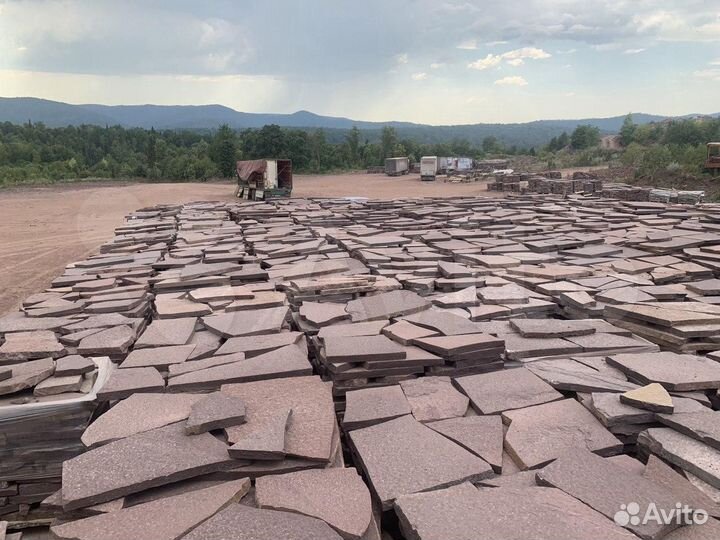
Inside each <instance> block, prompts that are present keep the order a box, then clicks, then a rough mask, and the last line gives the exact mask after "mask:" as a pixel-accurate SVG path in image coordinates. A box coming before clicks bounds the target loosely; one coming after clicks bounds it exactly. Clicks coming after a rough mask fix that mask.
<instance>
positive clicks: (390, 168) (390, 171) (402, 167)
mask: <svg viewBox="0 0 720 540" xmlns="http://www.w3.org/2000/svg"><path fill="white" fill-rule="evenodd" d="M409 172H410V159H409V158H406V157H392V158H387V159H386V160H385V174H387V175H388V176H400V175H401V174H407V173H409Z"/></svg>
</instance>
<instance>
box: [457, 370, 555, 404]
mask: <svg viewBox="0 0 720 540" xmlns="http://www.w3.org/2000/svg"><path fill="white" fill-rule="evenodd" d="M455 384H456V385H457V386H458V387H459V388H460V390H462V392H463V393H465V395H467V396H468V397H469V398H470V402H471V403H472V406H473V408H474V409H475V410H476V411H478V412H479V413H480V414H496V413H500V412H503V411H507V410H510V409H520V408H523V407H529V406H531V405H538V404H540V403H547V402H549V401H556V400H559V399H562V398H563V395H562V394H561V393H560V392H558V391H556V390H555V389H554V388H553V387H552V386H550V385H549V384H548V383H546V382H545V381H543V380H542V379H541V378H540V377H538V376H537V375H534V374H533V373H532V372H530V371H529V370H527V369H525V368H517V369H511V370H504V371H496V372H494V373H481V374H478V375H469V376H467V377H458V378H456V379H455Z"/></svg>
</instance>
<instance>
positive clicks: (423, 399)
mask: <svg viewBox="0 0 720 540" xmlns="http://www.w3.org/2000/svg"><path fill="white" fill-rule="evenodd" d="M400 387H401V388H402V391H403V393H404V394H405V398H406V399H407V401H408V403H409V404H410V410H411V412H412V415H413V417H414V418H415V420H417V421H418V422H432V421H435V420H444V419H446V418H455V417H458V416H464V415H465V413H466V412H467V408H468V404H469V402H470V400H469V398H468V397H467V396H465V395H463V394H461V393H460V392H458V391H457V390H456V389H455V387H453V385H452V381H451V380H450V377H429V376H426V377H418V378H417V379H408V380H406V381H400Z"/></svg>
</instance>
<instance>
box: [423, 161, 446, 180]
mask: <svg viewBox="0 0 720 540" xmlns="http://www.w3.org/2000/svg"><path fill="white" fill-rule="evenodd" d="M441 160H442V158H439V157H437V156H423V157H421V158H420V180H423V181H434V180H435V177H436V176H437V175H438V174H439V173H440V171H441V169H442V163H441Z"/></svg>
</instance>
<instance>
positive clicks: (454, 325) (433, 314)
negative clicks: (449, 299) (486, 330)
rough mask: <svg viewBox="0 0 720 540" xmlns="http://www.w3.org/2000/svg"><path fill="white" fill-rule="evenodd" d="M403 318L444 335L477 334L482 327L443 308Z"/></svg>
mask: <svg viewBox="0 0 720 540" xmlns="http://www.w3.org/2000/svg"><path fill="white" fill-rule="evenodd" d="M403 319H404V320H406V321H408V322H411V323H412V324H415V325H417V326H422V327H423V328H429V329H430V330H435V331H437V332H440V333H441V334H442V335H445V336H457V335H461V334H477V333H479V332H482V330H481V328H482V327H481V326H480V325H478V324H477V323H474V322H472V321H469V320H468V319H467V318H465V317H461V316H459V315H455V314H453V313H451V312H449V311H447V310H443V309H430V310H427V311H423V312H422V313H417V314H414V315H410V316H407V317H403Z"/></svg>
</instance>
